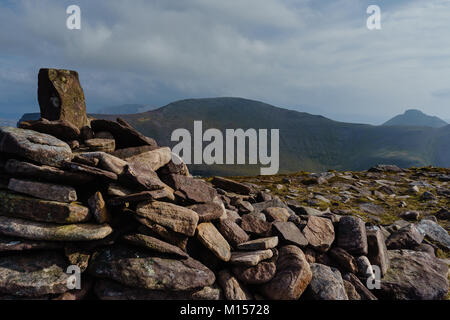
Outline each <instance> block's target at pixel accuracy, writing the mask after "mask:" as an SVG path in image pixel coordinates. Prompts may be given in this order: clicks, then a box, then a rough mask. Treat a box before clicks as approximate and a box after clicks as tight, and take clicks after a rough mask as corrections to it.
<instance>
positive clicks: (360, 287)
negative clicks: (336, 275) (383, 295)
mask: <svg viewBox="0 0 450 320" xmlns="http://www.w3.org/2000/svg"><path fill="white" fill-rule="evenodd" d="M342 278H343V279H344V280H347V281H348V282H350V283H351V284H352V285H353V286H354V287H355V289H356V292H358V294H359V296H360V298H361V300H378V298H377V297H376V296H375V295H374V294H373V293H372V292H371V291H370V290H369V289H367V287H366V286H365V285H364V284H363V283H362V282H361V280H359V279H358V278H357V277H356V276H355V275H354V274H353V273H346V274H344V275H343V276H342Z"/></svg>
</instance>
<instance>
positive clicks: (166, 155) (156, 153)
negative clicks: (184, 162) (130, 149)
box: [125, 147, 172, 171]
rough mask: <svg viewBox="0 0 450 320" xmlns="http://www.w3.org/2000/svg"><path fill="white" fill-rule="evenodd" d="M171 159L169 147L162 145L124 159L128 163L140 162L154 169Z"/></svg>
mask: <svg viewBox="0 0 450 320" xmlns="http://www.w3.org/2000/svg"><path fill="white" fill-rule="evenodd" d="M171 159H172V152H171V150H170V148H168V147H164V148H158V149H154V150H151V151H147V152H144V153H141V154H138V155H134V156H132V157H129V158H126V159H125V161H127V162H128V163H134V162H142V163H144V164H145V165H146V166H148V167H149V168H150V169H151V170H153V171H156V170H158V169H159V168H161V167H163V166H165V165H166V164H168V163H169V161H170V160H171Z"/></svg>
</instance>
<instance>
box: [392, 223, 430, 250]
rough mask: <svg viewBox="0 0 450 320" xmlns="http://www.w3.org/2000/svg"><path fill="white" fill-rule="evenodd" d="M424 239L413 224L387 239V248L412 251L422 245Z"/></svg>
mask: <svg viewBox="0 0 450 320" xmlns="http://www.w3.org/2000/svg"><path fill="white" fill-rule="evenodd" d="M423 238H424V236H423V235H422V234H421V233H420V231H419V230H418V229H417V228H416V227H415V226H414V225H413V224H407V225H406V226H405V227H403V228H401V229H399V230H398V231H396V232H394V233H392V234H391V235H390V236H389V238H387V240H386V246H387V248H388V249H390V250H392V249H411V248H414V247H416V246H418V245H420V244H421V243H422V241H423Z"/></svg>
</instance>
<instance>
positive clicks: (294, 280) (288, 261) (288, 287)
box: [261, 245, 312, 300]
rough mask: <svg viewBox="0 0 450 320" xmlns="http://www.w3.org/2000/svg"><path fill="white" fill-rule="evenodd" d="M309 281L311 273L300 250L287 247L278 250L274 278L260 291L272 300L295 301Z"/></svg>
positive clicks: (294, 247) (290, 246)
mask: <svg viewBox="0 0 450 320" xmlns="http://www.w3.org/2000/svg"><path fill="white" fill-rule="evenodd" d="M311 279H312V272H311V269H310V267H309V264H308V262H307V261H306V258H305V255H304V254H303V252H302V250H301V249H300V248H298V247H296V246H292V245H289V246H284V247H282V248H281V249H280V256H279V258H278V261H277V272H276V274H275V277H274V278H273V279H272V280H271V281H270V282H268V283H266V284H263V285H262V287H261V289H262V292H263V293H264V295H265V296H266V297H267V298H269V299H272V300H297V299H298V298H300V296H301V295H302V293H303V292H304V291H305V289H306V287H307V286H308V285H309V283H310V282H311Z"/></svg>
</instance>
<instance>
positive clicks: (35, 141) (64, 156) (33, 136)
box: [0, 127, 73, 167]
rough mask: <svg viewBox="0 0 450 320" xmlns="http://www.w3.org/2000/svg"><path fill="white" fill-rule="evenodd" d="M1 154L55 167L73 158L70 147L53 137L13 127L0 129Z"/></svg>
mask: <svg viewBox="0 0 450 320" xmlns="http://www.w3.org/2000/svg"><path fill="white" fill-rule="evenodd" d="M0 152H3V153H6V154H11V155H15V156H18V157H22V158H26V159H28V160H31V161H34V162H37V163H40V164H44V165H49V166H53V167H59V166H61V163H62V162H63V161H70V160H71V159H72V156H73V155H72V150H71V149H70V147H69V145H68V144H67V143H65V142H63V141H61V140H59V139H57V138H55V137H53V136H50V135H48V134H44V133H39V132H36V131H31V130H24V129H18V128H11V127H0Z"/></svg>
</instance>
